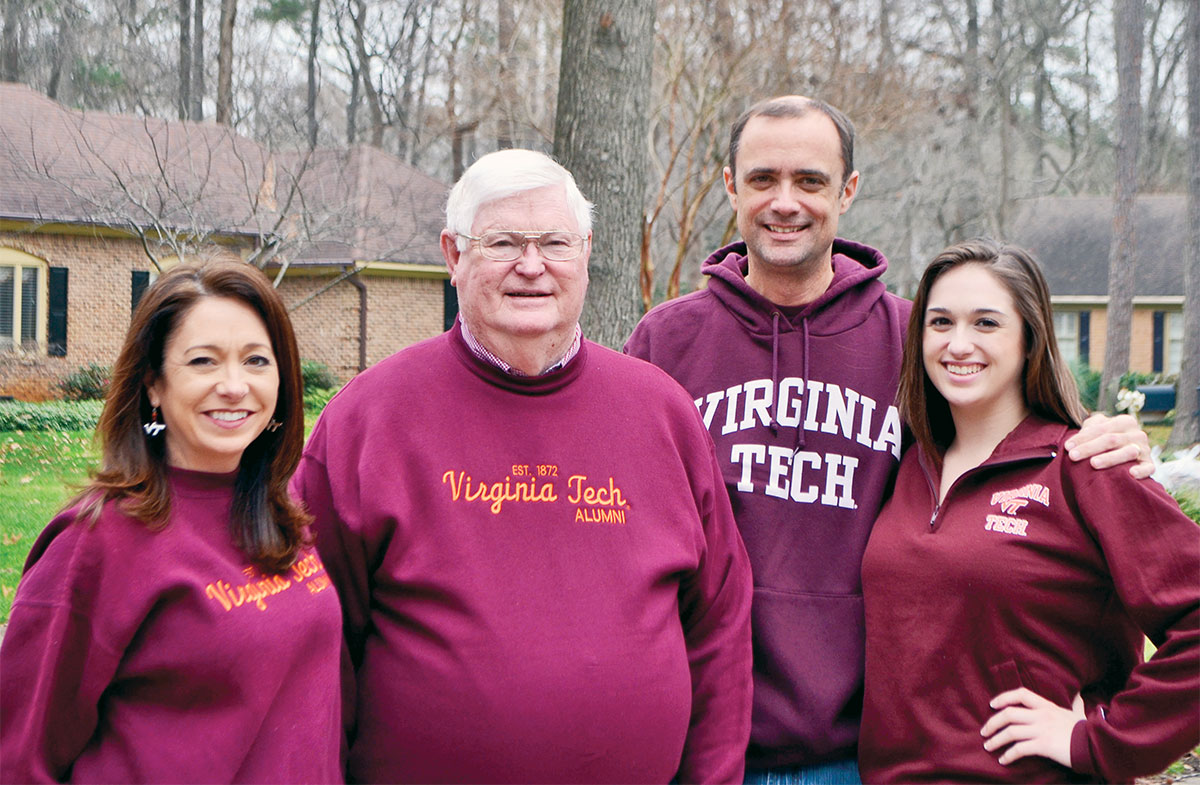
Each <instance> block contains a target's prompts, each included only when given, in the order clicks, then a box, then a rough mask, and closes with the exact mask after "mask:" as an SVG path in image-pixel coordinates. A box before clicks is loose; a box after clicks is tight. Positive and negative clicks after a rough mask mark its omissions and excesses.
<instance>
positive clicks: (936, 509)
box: [929, 504, 942, 529]
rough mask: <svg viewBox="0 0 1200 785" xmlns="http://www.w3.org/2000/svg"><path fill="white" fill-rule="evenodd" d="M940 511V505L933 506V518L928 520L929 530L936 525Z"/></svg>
mask: <svg viewBox="0 0 1200 785" xmlns="http://www.w3.org/2000/svg"><path fill="white" fill-rule="evenodd" d="M941 509H942V505H941V504H937V505H934V508H933V516H932V517H930V519H929V528H930V529H932V528H933V527H934V526H935V525H936V524H937V517H938V513H939V512H941Z"/></svg>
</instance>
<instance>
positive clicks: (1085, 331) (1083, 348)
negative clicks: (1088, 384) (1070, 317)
mask: <svg viewBox="0 0 1200 785" xmlns="http://www.w3.org/2000/svg"><path fill="white" fill-rule="evenodd" d="M1091 350H1092V312H1091V311H1080V312H1079V359H1080V361H1081V363H1082V364H1083V367H1085V368H1087V367H1090V366H1091V364H1092V363H1091Z"/></svg>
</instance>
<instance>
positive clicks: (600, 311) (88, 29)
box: [0, 0, 1200, 441]
mask: <svg viewBox="0 0 1200 785" xmlns="http://www.w3.org/2000/svg"><path fill="white" fill-rule="evenodd" d="M1197 5H1198V3H1197V0H1144V1H1143V0H932V1H930V2H917V1H916V0H762V1H760V2H755V3H752V4H750V3H735V2H732V0H711V1H710V2H698V1H697V2H681V1H675V0H661V1H660V2H653V1H652V0H621V1H620V2H609V3H599V2H595V1H594V0H566V2H565V3H563V2H561V1H560V0H423V1H421V2H417V1H415V0H370V1H368V0H207V2H206V0H86V1H85V0H2V6H3V33H2V34H3V41H2V42H0V50H2V51H0V77H2V78H3V79H5V80H8V81H16V82H23V83H26V84H29V85H30V86H32V87H34V88H35V89H37V90H39V91H42V92H44V93H46V94H47V95H49V96H50V97H52V98H54V99H56V100H58V101H60V102H62V103H64V104H67V105H69V106H77V107H81V108H85V109H98V110H105V111H114V112H127V113H134V114H140V115H146V116H153V117H163V118H168V117H169V118H181V119H191V120H200V121H215V122H219V123H226V124H229V125H231V126H232V127H233V128H234V129H235V130H236V131H237V132H239V133H241V134H244V135H246V136H249V137H252V138H254V139H257V140H259V141H261V142H263V143H264V144H267V145H269V146H271V147H272V148H274V149H280V150H283V149H297V148H301V149H303V148H306V147H313V146H320V147H342V146H345V145H349V144H370V145H375V146H378V147H381V148H383V149H386V150H388V151H389V152H391V153H394V154H395V155H397V156H399V157H401V158H402V159H404V160H406V161H408V162H410V163H411V164H413V165H414V166H416V167H418V168H420V169H421V170H423V171H425V172H427V173H429V174H431V175H433V176H435V177H438V178H440V179H442V180H444V181H446V182H452V181H453V180H454V179H456V178H457V177H458V175H459V174H460V173H461V172H462V170H463V169H464V168H465V166H467V165H469V163H470V162H471V161H472V160H474V158H476V157H477V156H478V155H481V154H483V153H485V152H488V151H490V150H493V149H497V148H501V147H506V146H513V145H516V146H526V147H533V148H537V149H542V150H546V151H548V152H555V153H556V154H557V155H558V156H559V157H560V159H562V160H563V161H564V163H566V164H567V165H568V167H569V168H572V169H573V170H575V171H577V174H579V175H580V180H581V186H583V188H584V192H585V194H587V195H588V196H589V197H590V198H592V199H593V200H594V201H596V202H597V204H598V220H597V225H596V231H597V243H596V254H595V255H594V257H593V265H594V269H593V279H594V280H593V282H594V291H593V295H594V298H595V299H599V300H600V301H601V302H602V303H603V306H602V307H594V303H590V304H589V312H588V315H587V317H586V319H587V321H588V323H587V325H586V326H587V327H588V329H589V334H592V335H599V337H601V338H602V339H605V341H606V342H608V343H614V342H615V343H619V342H620V340H621V338H622V337H623V336H624V335H626V334H628V329H629V327H630V326H631V325H632V321H631V320H633V321H636V318H637V316H638V315H640V313H641V310H642V309H644V308H645V307H648V306H649V305H650V304H652V303H655V302H658V301H661V300H663V299H665V298H669V297H673V296H676V295H678V294H679V293H680V292H681V291H690V290H691V289H692V288H694V287H695V285H696V283H697V281H698V278H699V274H698V273H699V265H700V261H701V260H702V259H703V258H704V256H705V255H707V253H708V252H709V251H710V250H711V249H713V248H715V247H716V246H718V245H719V244H721V243H722V242H724V241H726V240H728V239H730V238H731V237H732V236H733V233H734V230H735V227H734V224H733V220H732V215H731V213H730V211H729V208H728V205H727V203H726V201H725V196H724V193H723V189H722V187H721V168H722V166H723V165H724V164H725V153H726V149H725V148H726V145H727V144H728V129H729V126H730V124H731V123H732V121H733V119H734V118H735V117H736V116H737V115H738V114H739V113H740V112H741V111H742V110H743V109H745V108H746V107H747V106H748V105H749V104H750V103H752V102H753V101H755V100H757V99H759V98H763V97H767V96H770V95H774V94H780V93H803V94H807V95H813V96H816V97H820V98H822V99H824V100H826V101H829V102H830V103H832V104H834V105H836V106H838V107H839V108H841V109H843V110H844V111H845V112H846V113H847V114H848V115H849V116H850V117H851V118H852V119H853V120H854V122H855V123H856V125H857V128H858V132H859V144H858V149H857V151H856V166H857V168H858V169H859V170H860V171H861V172H862V175H863V179H862V187H861V189H860V194H859V197H858V200H857V202H856V204H855V206H854V207H853V208H852V210H851V211H850V213H849V214H848V215H847V216H846V217H845V218H844V219H843V225H842V231H841V234H842V235H843V236H846V237H851V238H854V239H856V240H861V241H864V242H867V243H869V244H871V245H873V246H875V247H878V248H880V249H881V250H883V251H884V252H885V253H886V254H887V256H888V258H889V260H890V262H891V269H890V271H889V274H888V281H889V284H890V285H891V286H892V287H893V288H894V289H896V290H897V291H899V292H900V293H902V294H904V293H907V292H908V291H909V290H910V289H911V287H912V286H913V285H914V284H915V281H916V279H917V277H918V276H919V273H920V271H921V269H923V267H924V265H925V263H926V262H927V261H928V259H929V258H931V257H932V255H933V254H935V253H936V252H937V251H938V250H940V249H941V248H942V247H943V246H945V245H946V244H948V243H950V242H954V241H956V240H960V239H963V238H965V237H969V236H973V235H977V234H991V235H994V236H997V237H1001V238H1003V237H1005V235H1006V230H1007V228H1008V226H1009V222H1010V220H1011V217H1012V216H1013V214H1014V211H1015V210H1016V208H1017V207H1018V205H1019V204H1020V203H1021V202H1022V200H1026V199H1029V198H1033V197H1039V196H1045V195H1070V194H1103V195H1113V196H1114V197H1115V198H1114V206H1115V213H1114V226H1115V227H1123V226H1125V224H1122V223H1121V221H1122V220H1125V219H1123V218H1122V212H1121V211H1122V210H1127V209H1129V208H1130V207H1131V205H1132V201H1131V200H1132V196H1133V195H1134V194H1136V193H1151V192H1175V193H1180V192H1185V191H1187V190H1188V184H1189V179H1191V180H1192V181H1193V182H1195V181H1196V179H1197V174H1196V170H1197V167H1198V166H1200V164H1198V163H1197V162H1196V158H1192V159H1191V161H1189V145H1190V146H1191V147H1192V148H1193V151H1192V153H1191V155H1193V156H1197V155H1200V152H1197V151H1196V150H1195V147H1196V144H1197V141H1196V136H1197V128H1196V123H1197V122H1198V120H1197V119H1196V118H1195V116H1194V117H1193V120H1192V125H1191V126H1190V130H1189V122H1188V79H1187V76H1188V72H1189V70H1191V71H1192V72H1193V73H1195V72H1196V71H1197V67H1196V61H1197V59H1200V56H1197V55H1196V54H1193V55H1192V56H1191V57H1190V58H1189V57H1188V54H1187V53H1188V47H1189V45H1190V46H1192V47H1193V52H1194V51H1195V48H1196V47H1198V46H1200V45H1198V44H1196V43H1191V44H1189V41H1194V40H1196V34H1195V32H1193V35H1192V36H1190V37H1189V35H1188V25H1187V19H1188V16H1189V12H1191V14H1192V16H1193V17H1194V16H1195V15H1196V13H1198V12H1197V11H1196V7H1197ZM564 20H565V26H566V29H565V30H564ZM1197 24H1200V23H1197ZM1196 27H1197V25H1193V27H1192V30H1193V31H1195V29H1196ZM564 41H566V42H567V43H566V45H565V46H564V45H563V42H564ZM560 74H561V75H562V80H561V81H562V84H561V86H560ZM1195 78H1196V77H1193V79H1195ZM1192 90H1193V91H1194V92H1193V99H1192V104H1193V109H1192V111H1193V112H1196V111H1197V110H1196V109H1195V103H1196V101H1197V98H1196V97H1195V96H1196V93H1195V91H1196V90H1197V88H1196V87H1195V86H1193V88H1192ZM556 136H557V138H556ZM605 167H607V174H605V172H604V170H605ZM614 172H615V173H618V174H620V177H617V176H616V175H615V174H614ZM605 177H610V178H616V179H610V180H605V179H604V178H605ZM613 183H617V185H614V184H613ZM1195 187H1197V186H1195V185H1193V188H1195ZM1122 205H1124V206H1122ZM1190 209H1191V210H1192V212H1191V215H1192V216H1193V220H1192V221H1191V224H1192V227H1193V232H1192V237H1191V238H1189V246H1190V247H1191V248H1192V249H1193V250H1192V251H1191V255H1190V258H1189V268H1188V272H1189V276H1190V278H1189V280H1190V281H1191V283H1190V284H1189V286H1190V287H1191V288H1190V289H1189V291H1188V295H1189V304H1190V305H1191V307H1189V308H1186V309H1185V310H1186V311H1190V312H1191V316H1190V322H1189V324H1190V326H1189V328H1188V331H1189V336H1188V342H1187V344H1185V360H1184V362H1185V368H1184V376H1185V377H1186V376H1188V375H1189V374H1190V375H1191V376H1190V378H1192V379H1193V381H1192V383H1191V387H1192V388H1194V387H1195V381H1194V379H1195V376H1196V373H1197V369H1196V362H1195V359H1194V357H1195V356H1196V354H1200V347H1197V345H1196V340H1195V333H1196V332H1198V331H1200V330H1197V327H1196V316H1195V312H1196V308H1195V307H1194V301H1195V299H1196V297H1195V295H1194V294H1193V293H1194V292H1195V286H1196V279H1197V277H1200V276H1197V274H1196V273H1195V269H1196V265H1197V264H1198V263H1200V262H1198V261H1197V258H1196V257H1197V256H1200V247H1198V246H1200V239H1197V231H1198V230H1197V229H1196V228H1195V227H1196V224H1197V223H1200V221H1198V220H1196V218H1195V216H1196V215H1197V213H1196V208H1195V200H1194V199H1193V202H1192V207H1191V208H1190ZM639 222H640V223H642V227H640V228H639V227H638V226H636V224H637V223H639ZM618 235H621V237H620V240H619V242H618V241H616V240H615V239H614V240H613V241H612V242H610V243H609V245H608V246H606V245H605V243H606V242H609V240H608V238H610V237H611V238H617V236H618ZM1115 237H1116V238H1117V240H1118V241H1117V242H1114V244H1113V266H1112V269H1113V270H1114V272H1123V271H1122V270H1121V269H1120V268H1121V260H1123V259H1127V258H1132V247H1133V244H1134V243H1136V242H1151V243H1153V242H1156V240H1157V238H1136V237H1134V236H1133V234H1132V231H1131V230H1128V231H1127V230H1125V229H1121V231H1119V232H1118V233H1117V234H1116V235H1115ZM1181 239H1182V238H1181ZM1124 271H1125V272H1127V270H1124ZM639 281H640V283H639ZM1128 285H1130V284H1129V283H1127V282H1123V281H1122V280H1121V279H1120V277H1117V278H1114V279H1113V282H1112V283H1111V284H1110V287H1112V288H1111V290H1110V294H1111V295H1112V296H1113V303H1112V305H1111V306H1110V314H1113V315H1114V317H1115V318H1112V319H1110V330H1111V329H1117V330H1119V329H1121V324H1120V322H1121V319H1120V313H1121V311H1120V308H1121V305H1120V303H1121V298H1122V296H1123V295H1122V292H1121V290H1120V287H1122V286H1128ZM610 297H611V298H612V299H609V298H610ZM639 300H640V306H641V307H640V308H639V307H638V306H639ZM1114 323H1115V324H1114ZM1125 329H1126V331H1127V330H1128V327H1127V325H1126V327H1125ZM604 331H607V332H608V333H611V335H608V334H604V335H600V333H602V332H604ZM1110 335H1111V334H1110ZM1107 345H1108V347H1109V348H1110V349H1113V348H1114V347H1121V346H1124V347H1125V349H1126V351H1127V350H1128V346H1129V341H1128V339H1127V335H1126V340H1124V341H1121V340H1113V339H1111V338H1110V340H1109V341H1108V343H1107ZM1127 363H1128V360H1127V358H1126V360H1125V364H1126V365H1127ZM1106 365H1107V366H1108V369H1110V370H1111V371H1112V372H1114V373H1116V374H1117V375H1118V376H1119V373H1120V370H1118V368H1119V367H1120V366H1121V358H1119V357H1116V358H1113V359H1112V361H1111V362H1107V363H1106ZM1189 366H1190V367H1189ZM1111 381H1112V380H1111V379H1107V378H1106V382H1111ZM1108 386H1110V384H1108V383H1106V387H1108ZM1181 386H1182V385H1181ZM1193 392H1194V390H1193ZM1182 393H1183V390H1181V394H1182ZM1192 397H1193V398H1194V395H1193V396H1192ZM1181 403H1183V401H1181ZM1191 405H1192V406H1193V408H1194V407H1195V401H1194V400H1192V401H1191ZM1196 438H1200V434H1197V435H1195V436H1193V438H1192V440H1193V441H1194V440H1195V439H1196Z"/></svg>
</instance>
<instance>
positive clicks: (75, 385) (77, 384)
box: [55, 363, 112, 401]
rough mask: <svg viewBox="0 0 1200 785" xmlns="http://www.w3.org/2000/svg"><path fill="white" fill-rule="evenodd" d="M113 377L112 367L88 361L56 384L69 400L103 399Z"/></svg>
mask: <svg viewBox="0 0 1200 785" xmlns="http://www.w3.org/2000/svg"><path fill="white" fill-rule="evenodd" d="M111 378H112V368H110V367H108V366H107V365H101V364H100V363H88V364H87V365H83V366H80V367H79V368H76V369H75V370H73V371H71V372H70V373H69V374H67V375H66V376H64V377H63V378H62V379H61V380H60V381H59V382H58V384H57V385H55V386H56V387H58V389H59V390H61V391H62V394H63V397H64V398H66V399H67V400H68V401H102V400H104V396H105V394H106V393H107V392H108V381H109V379H111Z"/></svg>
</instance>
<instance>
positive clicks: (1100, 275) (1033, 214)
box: [1008, 194, 1187, 297]
mask: <svg viewBox="0 0 1200 785" xmlns="http://www.w3.org/2000/svg"><path fill="white" fill-rule="evenodd" d="M1186 202H1187V200H1186V197H1185V196H1183V195H1182V194H1156V195H1145V196H1139V197H1138V199H1137V205H1136V210H1135V215H1134V232H1135V243H1136V252H1135V256H1136V260H1137V261H1136V266H1135V268H1134V294H1135V295H1140V296H1172V295H1174V296H1178V295H1182V294H1183V267H1184V253H1185V252H1184V244H1185V243H1186V241H1187V227H1186V218H1187V203H1186ZM1112 214H1113V200H1112V198H1111V197H1105V196H1072V197H1044V198H1040V199H1033V200H1030V201H1028V202H1025V203H1024V204H1023V205H1022V207H1021V209H1020V210H1018V211H1017V213H1016V215H1015V217H1014V218H1013V220H1012V223H1011V229H1010V231H1009V236H1008V239H1009V241H1010V242H1012V243H1014V244H1016V245H1020V246H1022V247H1024V248H1027V249H1029V250H1030V251H1032V252H1033V253H1034V255H1035V256H1036V257H1037V259H1038V261H1039V262H1041V264H1042V269H1043V271H1045V273H1046V279H1047V281H1048V282H1049V284H1050V291H1051V292H1052V293H1053V294H1054V295H1055V296H1056V297H1058V296H1069V295H1076V296H1078V295H1090V296H1106V295H1107V294H1108V261H1109V260H1108V255H1109V247H1110V244H1111V241H1112Z"/></svg>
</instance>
